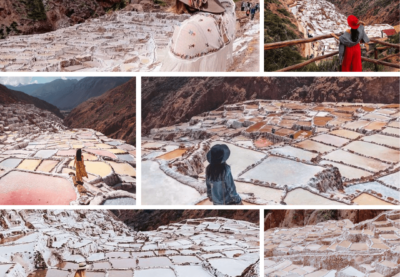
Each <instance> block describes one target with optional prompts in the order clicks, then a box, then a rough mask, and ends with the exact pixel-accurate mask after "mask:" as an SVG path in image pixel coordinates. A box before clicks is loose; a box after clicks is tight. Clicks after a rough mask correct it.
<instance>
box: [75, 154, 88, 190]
mask: <svg viewBox="0 0 400 277" xmlns="http://www.w3.org/2000/svg"><path fill="white" fill-rule="evenodd" d="M74 166H75V168H76V182H77V183H78V184H80V185H81V184H83V180H82V177H86V178H88V175H87V172H86V169H85V164H84V162H83V155H82V149H78V150H76V156H75V161H74Z"/></svg>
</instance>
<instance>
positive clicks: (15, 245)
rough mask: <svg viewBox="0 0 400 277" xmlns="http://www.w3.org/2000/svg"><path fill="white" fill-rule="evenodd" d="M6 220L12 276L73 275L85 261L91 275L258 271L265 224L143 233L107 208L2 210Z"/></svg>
mask: <svg viewBox="0 0 400 277" xmlns="http://www.w3.org/2000/svg"><path fill="white" fill-rule="evenodd" d="M169 215H171V214H169ZM0 220H1V221H2V222H4V223H5V224H7V225H6V226H4V227H2V228H1V229H0V238H1V239H0V258H1V260H0V268H4V267H7V266H10V268H11V270H9V271H8V272H7V274H6V275H5V276H7V277H11V276H21V277H24V276H28V275H29V274H30V275H29V276H42V275H43V274H46V273H47V274H53V275H55V276H69V275H70V274H74V273H75V271H76V269H77V266H78V263H79V262H86V263H87V270H86V274H87V275H89V276H90V275H92V274H95V275H100V276H103V275H111V274H115V273H116V270H117V272H118V274H119V276H124V275H123V274H125V275H126V276H131V275H133V270H134V271H135V274H141V273H143V272H144V273H147V274H150V276H171V277H176V276H187V275H188V272H191V273H193V272H194V271H195V272H197V273H198V274H202V275H210V276H214V277H217V276H229V277H234V276H246V277H258V276H259V269H258V263H259V255H260V253H259V229H258V226H257V224H253V223H250V222H248V221H240V220H234V219H227V218H223V217H205V218H198V219H196V218H193V219H186V220H183V221H179V222H177V223H170V224H168V225H165V226H159V227H157V228H156V229H154V230H153V231H146V232H137V231H135V230H133V229H132V228H130V227H128V226H127V225H125V224H124V223H123V222H122V221H120V220H119V219H118V218H116V217H115V216H114V215H113V214H112V213H111V212H109V211H106V210H97V211H96V210H69V211H67V210H3V211H1V213H0ZM144 224H145V222H144ZM3 225H4V224H3ZM27 226H29V228H28V227H27ZM222 242H223V243H222ZM111 276H112V275H111Z"/></svg>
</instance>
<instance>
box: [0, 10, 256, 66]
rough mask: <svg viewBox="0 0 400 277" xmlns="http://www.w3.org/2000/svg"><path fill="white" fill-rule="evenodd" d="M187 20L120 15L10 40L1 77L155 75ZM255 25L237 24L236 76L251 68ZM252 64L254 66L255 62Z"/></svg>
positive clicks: (0, 62)
mask: <svg viewBox="0 0 400 277" xmlns="http://www.w3.org/2000/svg"><path fill="white" fill-rule="evenodd" d="M187 18H188V15H174V14H171V13H162V12H151V13H147V12H146V13H143V12H135V11H118V12H114V13H112V14H107V15H105V16H102V17H100V18H96V19H90V20H87V21H86V22H84V23H82V24H79V25H74V26H72V27H68V28H63V29H58V30H56V31H53V32H49V33H45V34H35V35H23V36H11V37H8V38H7V39H5V40H1V41H0V71H26V72H32V71H33V72H54V71H63V72H82V71H85V72H87V71H90V72H94V71H103V72H106V71H113V72H120V71H122V72H129V71H131V72H133V71H135V72H136V71H142V72H143V71H144V72H147V71H159V70H160V68H161V65H162V62H163V60H164V58H165V56H166V55H167V52H166V51H167V48H168V47H167V45H168V42H169V40H170V38H171V37H172V34H173V31H174V28H175V26H178V25H180V24H181V22H183V21H184V20H185V19H187ZM258 23H259V21H258V22H257V23H254V22H249V19H248V18H244V19H238V21H237V32H236V36H237V37H236V39H235V41H234V44H233V64H234V66H236V67H237V68H236V70H246V66H247V67H248V68H250V67H251V66H248V65H247V59H248V57H247V56H246V51H247V50H248V48H249V45H253V44H256V45H258V39H259V24H258ZM255 40H256V43H254V41H255ZM253 46H254V45H253ZM252 62H253V63H254V62H258V56H257V59H255V58H254V61H252ZM243 64H246V66H243ZM253 67H254V64H253ZM253 67H251V68H253ZM232 70H235V68H234V69H232ZM257 70H258V69H257Z"/></svg>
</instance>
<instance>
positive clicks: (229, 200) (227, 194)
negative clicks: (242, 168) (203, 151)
mask: <svg viewBox="0 0 400 277" xmlns="http://www.w3.org/2000/svg"><path fill="white" fill-rule="evenodd" d="M230 153H231V152H230V150H229V148H228V146H227V145H226V144H216V145H214V146H213V147H211V149H210V151H208V153H207V161H208V162H209V163H210V164H209V165H208V166H207V168H206V185H207V197H208V199H209V200H210V201H211V202H213V204H214V205H242V199H241V198H240V196H239V194H238V193H237V192H236V186H235V182H234V181H233V177H232V172H231V167H230V166H229V165H228V164H226V161H227V160H228V158H229V156H230Z"/></svg>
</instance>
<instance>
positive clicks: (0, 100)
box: [0, 84, 64, 118]
mask: <svg viewBox="0 0 400 277" xmlns="http://www.w3.org/2000/svg"><path fill="white" fill-rule="evenodd" d="M14 103H20V104H33V105H35V106H36V107H38V108H39V109H42V110H47V111H50V112H52V113H54V114H55V115H57V116H58V117H61V118H64V116H63V115H62V114H61V112H60V110H59V109H58V108H57V107H56V106H53V105H52V104H49V103H47V102H46V101H43V100H40V99H39V98H36V97H33V96H30V95H28V94H25V93H23V92H20V91H15V90H11V89H8V88H7V87H5V86H3V85H1V84H0V104H14Z"/></svg>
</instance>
